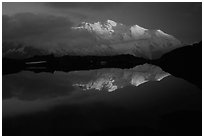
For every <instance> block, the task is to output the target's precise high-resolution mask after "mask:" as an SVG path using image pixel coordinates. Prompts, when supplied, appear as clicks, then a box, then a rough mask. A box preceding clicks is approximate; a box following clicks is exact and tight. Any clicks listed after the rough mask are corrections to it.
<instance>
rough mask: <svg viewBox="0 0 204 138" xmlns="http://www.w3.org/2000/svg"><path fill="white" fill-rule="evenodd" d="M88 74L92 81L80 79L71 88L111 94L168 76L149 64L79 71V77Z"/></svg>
mask: <svg viewBox="0 0 204 138" xmlns="http://www.w3.org/2000/svg"><path fill="white" fill-rule="evenodd" d="M88 72H89V73H90V72H92V73H93V74H94V78H93V79H88V80H86V81H83V78H80V79H79V80H81V81H78V82H75V83H74V84H73V86H76V87H79V88H81V89H82V90H90V89H95V90H99V91H100V90H107V91H108V92H112V91H115V90H117V89H119V88H123V87H125V86H128V85H134V86H139V85H141V84H143V83H145V82H148V81H160V80H162V79H163V78H165V77H167V76H169V75H170V74H169V73H166V72H164V71H163V70H162V69H161V68H159V67H157V66H154V65H150V64H144V65H139V66H136V67H134V68H131V69H115V68H112V69H98V70H91V71H81V75H82V74H86V73H88ZM82 76H83V75H82Z"/></svg>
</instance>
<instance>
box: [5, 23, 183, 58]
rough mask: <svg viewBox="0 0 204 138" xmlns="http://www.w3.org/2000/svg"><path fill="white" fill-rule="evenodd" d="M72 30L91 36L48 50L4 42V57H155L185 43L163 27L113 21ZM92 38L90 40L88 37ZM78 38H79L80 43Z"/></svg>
mask: <svg viewBox="0 0 204 138" xmlns="http://www.w3.org/2000/svg"><path fill="white" fill-rule="evenodd" d="M71 31H73V32H74V33H76V34H86V33H87V36H91V37H87V38H84V39H79V40H78V38H77V36H76V37H73V38H72V40H73V39H75V38H76V40H73V41H74V43H71V42H70V43H69V45H68V46H63V48H62V47H55V48H54V49H53V48H51V47H50V48H47V49H45V48H40V47H39V46H38V47H37V48H36V47H35V46H32V45H30V46H27V45H24V44H16V43H15V45H13V43H3V56H4V57H12V55H15V57H18V56H19V57H32V56H33V55H43V54H54V55H57V56H63V55H83V56H86V55H95V56H106V55H121V54H130V55H134V56H136V57H143V58H147V59H156V58H159V57H161V56H162V55H163V54H164V53H167V52H169V51H171V50H173V49H176V48H179V47H181V46H182V43H181V42H180V41H179V40H177V39H176V38H175V37H173V36H172V35H169V34H167V33H164V32H163V31H161V30H150V29H145V28H143V27H140V26H139V25H133V26H126V25H124V24H122V23H117V22H115V21H112V20H107V21H105V22H95V23H87V22H82V23H81V24H79V25H78V26H75V27H72V28H71ZM84 36H86V35H83V37H84ZM89 38H90V40H88V39H89ZM77 41H80V44H78V43H77ZM72 44H73V45H72ZM5 45H6V46H5ZM10 45H11V46H10ZM70 45H71V46H70ZM29 49H31V50H29ZM32 51H34V52H32Z"/></svg>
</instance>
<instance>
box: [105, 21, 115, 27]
mask: <svg viewBox="0 0 204 138" xmlns="http://www.w3.org/2000/svg"><path fill="white" fill-rule="evenodd" d="M106 22H107V23H109V24H110V25H112V26H117V23H116V22H115V21H113V20H107V21H106Z"/></svg>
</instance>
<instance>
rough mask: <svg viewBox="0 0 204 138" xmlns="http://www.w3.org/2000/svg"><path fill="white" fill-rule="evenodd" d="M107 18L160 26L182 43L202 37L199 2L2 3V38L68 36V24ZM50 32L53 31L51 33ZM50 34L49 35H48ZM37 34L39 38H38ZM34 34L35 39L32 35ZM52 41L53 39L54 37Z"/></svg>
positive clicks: (31, 38)
mask: <svg viewBox="0 0 204 138" xmlns="http://www.w3.org/2000/svg"><path fill="white" fill-rule="evenodd" d="M107 19H111V20H114V21H116V22H121V23H123V24H126V25H135V24H137V25H139V26H142V27H144V28H147V29H160V30H162V31H164V32H166V33H168V34H171V35H173V36H175V37H176V38H178V39H179V40H181V41H182V42H184V43H192V42H195V41H200V40H201V39H202V3H201V2H200V3H198V2H196V3H187V2H182V3H175V2H174V3H173V2H171V3H168V2H164V3H151V2H144V3H138V2H135V3H130V2H127V3H124V2H123V3H119V2H118V3H101V2H97V3H81V2H77V3H71V2H67V3H62V2H60V3H53V2H52V3H15V2H9V3H5V2H4V3H3V40H6V39H9V40H10V39H12V40H22V39H23V40H27V41H31V40H33V41H35V40H36V39H39V41H44V40H46V39H50V38H58V39H60V41H62V42H63V41H64V40H63V39H66V38H67V36H70V34H68V33H64V31H69V28H70V27H71V26H74V25H77V24H79V23H80V22H82V21H88V22H93V21H105V20H107ZM50 34H53V35H50ZM48 36H49V37H48ZM38 37H39V38H38ZM34 38H35V39H34ZM53 41H54V40H53Z"/></svg>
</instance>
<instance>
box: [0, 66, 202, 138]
mask: <svg viewBox="0 0 204 138" xmlns="http://www.w3.org/2000/svg"><path fill="white" fill-rule="evenodd" d="M167 76H169V77H167ZM163 78H165V79H163ZM162 79H163V80H162ZM158 81H160V82H158ZM145 82H146V83H145ZM135 86H137V87H135ZM99 91H100V92H99ZM2 92H3V93H2V98H3V101H2V120H3V124H2V127H3V135H184V134H185V135H186V133H190V134H191V133H192V134H194V135H198V134H200V132H201V131H200V128H201V127H200V126H201V123H202V121H201V117H200V116H201V115H202V112H201V111H202V110H201V109H202V108H201V107H202V104H201V103H202V93H201V90H200V89H198V88H197V87H196V86H194V85H192V84H190V83H189V82H187V81H185V80H183V79H179V78H176V77H174V76H172V75H170V74H169V73H166V72H164V71H162V69H161V68H160V67H157V66H154V65H150V64H144V65H140V66H136V67H134V68H131V69H117V68H104V69H96V70H89V71H72V72H68V73H66V72H60V71H56V72H54V74H52V73H47V72H41V73H34V72H31V71H22V72H19V73H16V74H8V75H4V76H3V79H2ZM189 124H191V125H190V126H189ZM181 128H183V129H182V130H181ZM178 130H179V131H178ZM192 130H193V131H192ZM190 134H189V135H190Z"/></svg>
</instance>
